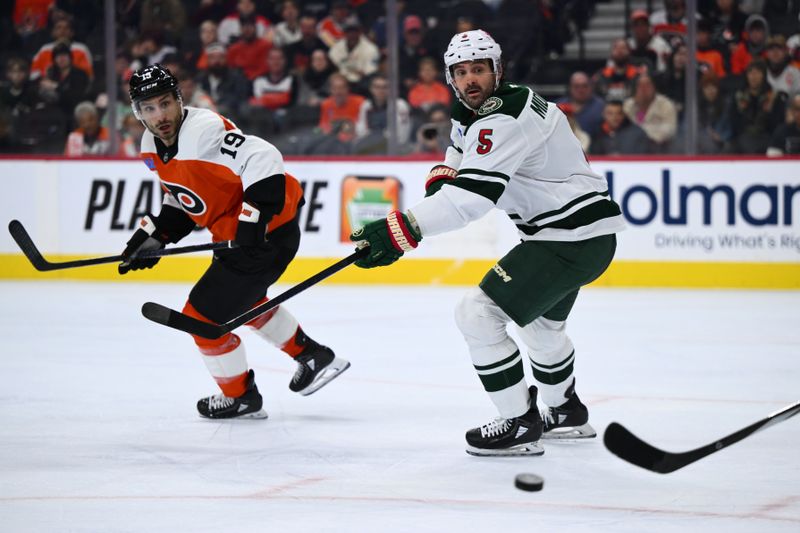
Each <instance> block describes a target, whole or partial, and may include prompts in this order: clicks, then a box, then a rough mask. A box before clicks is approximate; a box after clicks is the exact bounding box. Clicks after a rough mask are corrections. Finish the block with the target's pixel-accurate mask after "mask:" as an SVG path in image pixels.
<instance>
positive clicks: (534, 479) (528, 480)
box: [514, 474, 544, 492]
mask: <svg viewBox="0 0 800 533" xmlns="http://www.w3.org/2000/svg"><path fill="white" fill-rule="evenodd" d="M514 486H515V487H517V488H518V489H519V490H527V491H529V492H535V491H537V490H542V487H544V479H542V477H541V476H537V475H536V474H517V477H515V478H514Z"/></svg>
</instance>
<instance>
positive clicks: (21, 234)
mask: <svg viewBox="0 0 800 533" xmlns="http://www.w3.org/2000/svg"><path fill="white" fill-rule="evenodd" d="M8 232H9V233H10V234H11V237H12V238H13V239H14V241H16V243H17V246H19V248H20V250H22V253H24V254H25V257H27V258H28V261H30V262H31V264H32V265H33V268H35V269H36V270H38V271H40V272H49V271H51V270H64V269H67V268H78V267H85V266H92V265H102V264H105V263H119V262H121V261H122V260H123V257H122V256H121V255H111V256H105V257H94V258H91V259H77V260H75V261H60V262H51V261H48V260H47V259H45V258H44V256H42V254H41V252H39V249H38V248H36V245H35V244H34V243H33V239H31V237H30V235H28V232H27V231H26V230H25V227H24V226H23V225H22V223H21V222H20V221H18V220H12V221H11V222H9V223H8ZM235 247H236V243H234V242H233V241H222V242H210V243H205V244H193V245H190V246H177V247H173V248H162V249H160V250H147V251H144V252H142V253H140V254H138V256H137V257H139V258H144V257H164V256H168V255H179V254H188V253H192V252H205V251H208V250H221V249H223V248H235Z"/></svg>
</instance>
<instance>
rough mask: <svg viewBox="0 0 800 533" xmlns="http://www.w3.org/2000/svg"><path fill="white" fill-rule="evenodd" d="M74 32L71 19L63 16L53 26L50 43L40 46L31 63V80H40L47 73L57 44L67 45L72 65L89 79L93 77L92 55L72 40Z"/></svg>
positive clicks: (83, 45) (83, 46)
mask: <svg viewBox="0 0 800 533" xmlns="http://www.w3.org/2000/svg"><path fill="white" fill-rule="evenodd" d="M74 35H75V31H74V29H73V26H72V18H71V17H68V16H64V17H62V18H60V19H59V20H57V21H56V22H55V24H53V30H52V32H51V36H52V37H53V40H52V42H49V43H47V44H45V45H44V46H42V47H41V48H40V49H39V51H38V52H36V55H35V56H33V61H32V62H31V79H33V80H35V79H37V78H41V77H42V76H44V75H45V74H46V73H47V69H48V68H49V67H50V65H52V64H53V48H54V47H55V45H56V44H57V43H59V42H64V43H67V45H68V46H69V49H70V52H71V53H72V64H73V65H74V66H75V68H79V69H81V70H82V71H84V72H85V73H86V75H87V76H88V77H89V79H91V78H93V77H94V70H93V68H92V53H91V52H90V51H89V48H87V46H86V45H85V44H83V43H78V42H75V41H73V40H72V38H73V36H74Z"/></svg>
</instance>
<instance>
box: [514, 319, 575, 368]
mask: <svg viewBox="0 0 800 533" xmlns="http://www.w3.org/2000/svg"><path fill="white" fill-rule="evenodd" d="M566 325H567V323H566V322H564V321H561V320H549V319H547V318H544V317H541V316H540V317H539V318H537V319H536V320H534V321H533V322H531V323H530V324H528V325H527V326H525V327H523V328H518V329H517V331H518V332H519V335H520V338H521V339H522V342H524V343H525V345H526V346H527V347H528V349H529V351H530V357H531V359H533V360H534V361H536V362H537V363H542V364H549V363H557V362H559V361H562V360H563V359H564V358H565V357H568V356H569V355H570V354H571V353H572V351H573V347H572V341H570V340H569V337H567V333H566Z"/></svg>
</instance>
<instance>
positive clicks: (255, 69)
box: [227, 14, 272, 81]
mask: <svg viewBox="0 0 800 533" xmlns="http://www.w3.org/2000/svg"><path fill="white" fill-rule="evenodd" d="M239 23H240V27H241V31H242V33H241V35H239V40H238V41H236V42H235V43H233V44H232V45H230V46H229V47H228V55H227V59H228V66H229V67H233V68H238V69H239V70H241V71H242V72H243V73H244V75H245V76H246V77H247V79H248V80H250V81H253V80H254V79H256V78H257V77H259V76H261V75H262V74H264V73H265V72H267V62H266V61H265V58H266V57H267V54H268V53H269V51H270V49H271V48H272V43H271V42H270V41H268V40H267V39H264V38H261V37H258V35H256V17H255V14H251V15H246V16H243V17H242V18H241V19H239Z"/></svg>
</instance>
